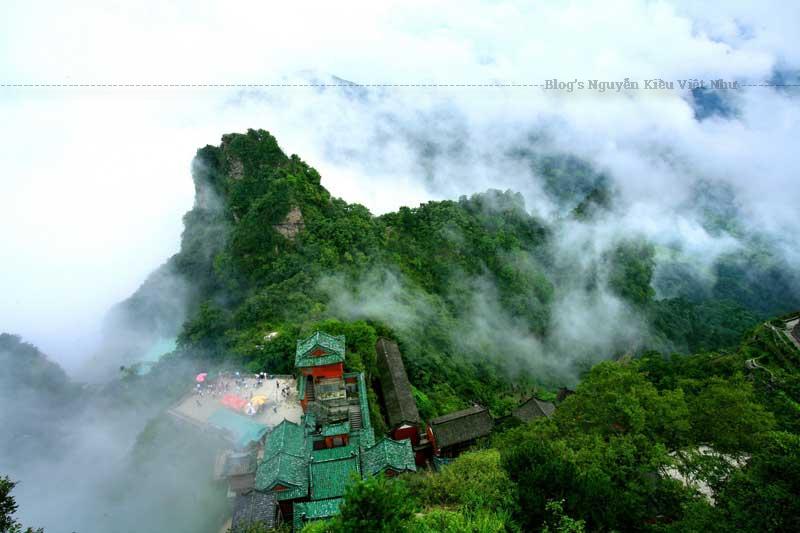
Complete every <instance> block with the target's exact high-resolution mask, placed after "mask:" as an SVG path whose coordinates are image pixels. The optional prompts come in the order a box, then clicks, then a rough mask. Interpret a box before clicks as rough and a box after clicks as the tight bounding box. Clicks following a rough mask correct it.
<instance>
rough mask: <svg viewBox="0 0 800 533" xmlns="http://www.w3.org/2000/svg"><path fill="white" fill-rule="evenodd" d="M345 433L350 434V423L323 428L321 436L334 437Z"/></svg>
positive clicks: (345, 422)
mask: <svg viewBox="0 0 800 533" xmlns="http://www.w3.org/2000/svg"><path fill="white" fill-rule="evenodd" d="M345 433H350V422H348V421H346V420H345V421H344V422H339V423H338V424H328V425H326V426H322V433H321V434H322V436H323V437H334V436H336V435H344V434H345Z"/></svg>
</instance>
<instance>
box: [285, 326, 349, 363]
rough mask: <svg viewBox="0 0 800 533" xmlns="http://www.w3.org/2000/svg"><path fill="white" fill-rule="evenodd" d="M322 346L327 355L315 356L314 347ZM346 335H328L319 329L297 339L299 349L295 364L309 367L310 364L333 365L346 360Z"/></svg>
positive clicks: (295, 356) (296, 353)
mask: <svg viewBox="0 0 800 533" xmlns="http://www.w3.org/2000/svg"><path fill="white" fill-rule="evenodd" d="M317 347H319V348H322V349H323V350H324V351H325V352H326V353H325V355H319V356H314V355H311V352H313V351H314V348H317ZM344 347H345V338H344V335H337V336H333V335H328V334H327V333H324V332H322V331H317V332H315V333H314V334H313V335H311V336H310V337H309V338H307V339H302V340H301V339H298V340H297V351H296V352H295V355H294V366H296V367H297V368H308V367H310V366H322V365H332V364H334V363H343V362H344Z"/></svg>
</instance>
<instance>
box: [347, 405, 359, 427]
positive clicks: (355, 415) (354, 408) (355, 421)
mask: <svg viewBox="0 0 800 533" xmlns="http://www.w3.org/2000/svg"><path fill="white" fill-rule="evenodd" d="M348 418H349V419H350V430H351V431H352V430H356V429H361V425H362V420H361V406H359V405H358V404H356V405H351V406H350V407H349V411H348Z"/></svg>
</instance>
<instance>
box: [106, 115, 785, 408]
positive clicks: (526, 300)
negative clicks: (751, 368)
mask: <svg viewBox="0 0 800 533" xmlns="http://www.w3.org/2000/svg"><path fill="white" fill-rule="evenodd" d="M520 157H529V158H530V160H531V161H532V162H531V165H532V166H534V167H535V168H536V169H537V170H538V171H539V172H540V173H542V175H543V176H544V179H545V181H546V186H545V191H547V194H550V195H551V196H552V198H554V199H555V200H556V201H558V202H561V203H560V204H559V205H563V206H564V215H563V217H562V218H560V219H557V220H553V221H549V222H548V221H545V220H544V219H541V218H539V217H537V216H535V215H533V214H531V213H529V212H528V211H527V210H526V207H525V202H524V200H523V198H522V196H521V195H519V194H517V193H514V192H511V191H505V192H502V191H488V192H486V193H482V194H476V195H473V196H472V197H462V198H460V199H459V200H448V201H436V202H428V203H425V204H422V205H420V206H418V207H415V208H408V207H403V208H400V209H399V210H398V211H397V212H394V213H387V214H385V215H381V216H373V215H372V214H371V213H370V212H369V211H368V210H367V209H366V208H365V207H363V206H361V205H357V204H348V203H347V202H346V201H344V200H341V199H338V198H334V197H332V196H331V195H330V194H329V193H328V191H327V190H325V188H324V187H322V185H321V183H320V179H321V178H320V175H319V174H318V173H317V172H316V170H314V169H313V168H312V167H310V166H309V165H308V164H306V163H305V162H303V161H302V160H301V159H300V158H299V157H297V156H294V155H293V156H291V157H290V156H287V155H285V154H284V153H283V151H282V150H281V149H280V147H279V145H278V143H277V140H276V139H275V138H274V137H273V136H271V135H270V134H269V133H267V132H265V131H263V130H250V131H248V132H247V133H246V134H229V135H225V136H224V137H223V142H222V143H221V145H220V146H206V147H205V148H203V149H201V150H199V151H198V153H197V157H196V159H195V163H194V167H193V177H194V181H195V189H196V201H195V206H194V208H193V209H192V210H191V211H189V212H188V213H187V214H186V216H185V217H184V223H185V230H184V233H183V237H182V244H181V251H180V252H179V253H178V254H177V255H175V256H174V257H172V258H171V259H170V261H169V262H168V263H167V264H166V265H165V266H164V267H162V268H161V269H160V271H159V275H155V276H153V277H152V279H151V280H148V283H146V284H145V286H143V288H142V289H141V290H140V291H138V292H137V294H135V295H134V297H133V298H132V299H131V300H129V301H127V302H126V303H125V304H123V305H122V306H121V307H122V309H123V311H124V312H125V313H126V314H128V315H131V316H133V317H134V318H135V320H140V318H139V317H140V316H144V317H145V318H144V319H143V320H144V321H145V323H146V324H148V327H151V326H152V324H154V323H161V322H160V320H158V317H159V312H160V309H163V308H166V309H167V311H166V312H164V313H163V314H164V316H165V321H166V322H170V327H172V328H173V329H177V326H176V325H175V318H174V317H176V316H182V314H181V313H176V312H175V311H174V307H175V304H174V301H176V300H177V301H181V302H188V304H187V305H186V307H185V308H186V310H187V313H188V318H189V320H188V321H187V322H186V323H185V324H184V325H183V326H182V333H181V335H180V340H181V345H182V346H183V348H184V349H191V350H192V351H193V353H202V354H203V355H204V356H206V357H211V358H213V359H215V360H217V361H220V360H221V359H228V360H231V359H232V361H233V362H236V363H237V364H245V365H250V366H251V367H252V368H253V369H260V368H269V369H271V370H273V371H275V372H279V371H287V370H288V369H289V368H290V361H289V360H288V359H287V356H286V353H288V351H287V350H286V346H283V345H282V342H283V341H276V342H272V343H265V342H264V335H265V334H266V333H267V332H270V331H281V332H284V333H285V335H282V336H281V337H282V338H284V339H291V338H294V337H296V336H297V335H298V334H300V333H301V332H305V331H308V330H309V329H310V328H311V327H312V325H314V324H315V323H317V322H319V321H323V320H329V319H336V320H340V321H345V322H347V323H350V325H349V326H347V327H348V328H350V329H352V328H353V327H356V326H354V325H353V324H354V323H353V321H354V320H355V321H359V322H358V324H359V327H360V328H362V329H363V332H362V334H363V335H367V336H368V337H371V336H374V335H375V334H376V333H389V334H392V335H393V336H395V337H397V338H398V339H399V340H400V342H401V344H402V346H403V349H404V354H405V355H406V357H407V360H408V361H407V365H408V367H409V373H410V375H411V381H412V383H413V384H414V385H415V386H416V387H418V388H419V389H420V392H421V393H424V394H433V396H434V398H435V401H432V402H431V404H432V405H436V406H444V407H443V409H444V408H449V407H451V406H453V405H461V404H464V403H465V402H470V401H478V402H481V403H484V404H486V405H490V406H492V408H493V410H494V411H495V412H497V413H501V412H504V411H505V410H506V409H507V408H508V406H509V405H511V402H512V400H513V399H514V398H516V394H515V393H513V389H516V388H518V387H522V388H530V387H531V386H533V385H534V384H539V385H549V386H554V385H559V384H563V383H568V382H574V380H575V377H576V376H577V375H578V373H579V372H580V371H581V370H585V369H587V368H588V367H589V366H591V364H592V363H593V362H595V361H598V360H601V359H603V358H608V357H613V356H617V355H621V354H623V353H641V352H643V351H645V350H646V349H648V348H650V349H658V350H660V351H663V352H667V353H668V352H671V351H681V352H684V353H686V352H692V351H697V350H708V349H717V348H722V347H732V346H735V345H736V344H737V343H738V342H739V340H740V338H741V336H742V335H743V334H744V332H745V331H747V330H748V329H750V328H752V327H753V326H755V325H756V324H757V323H758V322H759V321H760V320H763V319H764V318H767V317H768V316H769V315H768V314H767V315H765V310H764V309H763V308H759V306H762V307H763V304H764V302H763V301H761V300H759V301H758V303H759V306H757V305H755V304H753V302H752V301H750V299H749V298H748V297H746V296H743V295H742V291H740V290H739V289H737V287H740V286H742V281H741V280H740V279H737V278H735V277H733V278H727V277H725V276H718V278H717V281H716V283H715V284H712V285H708V286H707V287H705V288H704V290H705V292H701V291H698V290H687V289H686V288H685V287H686V283H687V282H689V281H691V279H692V277H691V274H693V272H694V271H692V270H691V269H690V267H688V266H687V265H685V264H684V265H681V263H680V262H679V261H668V262H666V263H664V264H662V265H657V263H656V257H657V255H658V254H659V253H660V252H659V251H658V250H657V249H656V247H655V246H654V245H653V244H651V243H650V242H648V241H647V240H646V239H644V238H642V237H640V236H636V235H630V236H620V237H618V238H616V240H614V241H613V242H611V243H610V244H609V245H608V246H607V248H606V249H604V250H601V251H599V252H596V253H591V251H590V250H587V251H586V253H584V252H583V251H581V250H569V251H568V253H565V252H564V250H563V243H561V242H559V239H560V238H561V237H560V236H562V235H564V234H566V233H567V232H568V231H571V228H572V227H573V226H576V225H578V226H581V225H582V226H581V227H591V225H592V223H593V220H595V219H598V218H602V217H606V216H614V209H616V208H617V207H616V206H615V203H616V202H615V200H614V197H615V196H614V195H615V193H614V190H613V186H612V185H611V183H610V181H609V180H608V179H607V178H606V177H604V176H602V175H598V174H597V173H595V172H593V171H592V169H591V167H590V166H588V165H587V164H585V163H581V162H580V161H577V160H575V159H574V158H563V157H562V158H559V157H539V156H536V157H535V156H533V155H530V154H525V153H521V154H520ZM567 175H568V176H569V179H567V178H565V176H567ZM698 196H700V195H698ZM708 205H712V206H715V208H716V209H717V210H718V211H719V210H721V209H723V208H722V207H719V206H718V205H717V204H716V203H714V202H713V201H711V200H709V201H707V202H706V203H705V204H704V207H705V210H706V211H709V210H710V208H709V207H708ZM709 220H711V222H709V223H712V222H713V217H712V218H711V219H709ZM748 253H753V252H748ZM770 254H771V252H769V250H768V251H767V252H766V253H764V252H763V251H762V252H761V253H760V256H759V262H760V264H761V265H762V266H761V267H760V268H756V267H753V268H751V269H749V270H748V274H747V277H748V279H749V280H753V279H756V278H758V277H759V276H761V277H763V278H766V280H772V281H775V280H778V281H780V280H781V279H782V278H781V276H783V277H785V276H786V275H785V274H783V271H784V270H785V269H784V267H783V265H782V264H780V262H779V261H778V260H777V259H776V258H775V257H777V256H775V254H771V255H770ZM742 264H745V265H746V264H747V263H746V259H743V254H734V255H733V256H731V257H726V258H723V259H722V260H721V261H720V262H719V263H718V265H717V267H715V268H717V270H718V271H720V272H723V273H724V271H726V269H727V270H731V271H733V269H734V267H733V266H731V265H739V266H740V267H741V265H742ZM681 268H682V269H683V270H680V269H681ZM676 269H678V270H676ZM687 269H688V270H687ZM762 272H763V273H762ZM770 272H771V274H770ZM161 274H165V275H161ZM656 274H658V276H657V277H656ZM735 274H736V275H738V274H739V273H738V271H737V272H735ZM175 279H178V280H180V282H175V281H174V280H175ZM165 280H166V281H165ZM695 282H696V283H699V281H696V280H695ZM657 283H658V284H660V287H661V288H660V290H661V291H662V292H667V293H672V294H675V295H677V296H676V297H673V298H657V297H656V292H655V290H654V285H656V284H657ZM678 283H682V284H683V286H682V287H683V288H681V287H680V286H678V285H676V284H678ZM756 283H757V284H758V281H756ZM760 283H761V284H762V285H766V286H768V285H769V283H767V281H762V282H760ZM148 284H150V285H151V286H152V287H151V288H152V289H155V290H148ZM167 284H169V285H170V286H172V287H174V286H180V288H181V292H180V297H179V298H178V297H176V298H174V299H173V300H166V299H165V297H164V294H173V293H174V292H175V291H164V290H162V289H163V287H164V285H167ZM665 286H668V289H664V287H665ZM726 287H727V288H726ZM747 289H748V290H752V287H750V286H747ZM619 302H621V304H620V303H619ZM582 304H583V305H582ZM606 305H609V306H616V307H615V308H616V309H617V312H618V313H619V314H618V315H617V316H622V317H627V318H628V319H629V322H630V324H625V323H624V322H625V321H620V323H619V324H610V325H609V324H606V325H603V324H602V321H599V322H598V320H595V319H594V318H593V317H592V316H586V313H584V311H586V312H588V311H587V310H591V311H592V312H594V311H597V310H600V311H602V310H603V309H604V306H606ZM620 305H622V307H621V308H620ZM590 306H594V307H590ZM795 307H800V298H799V297H798V295H797V291H796V289H794V288H793V290H784V291H783V292H782V299H781V300H780V301H777V302H772V303H771V304H770V305H769V309H767V310H766V311H768V312H769V313H771V314H778V313H782V312H786V311H789V310H791V309H793V308H795ZM620 309H622V310H620ZM573 314H575V317H574V318H573V316H572V315H573ZM154 317H155V318H156V319H155V320H154ZM573 320H574V324H571V323H570V321H573ZM584 320H591V323H583V322H581V321H584ZM360 321H366V322H360ZM598 325H601V326H604V327H603V328H600V329H598V328H597V326H598ZM328 327H331V324H328ZM340 327H345V325H341V326H340ZM581 329H585V330H586V331H587V334H586V335H583V334H581V333H580V331H579V330H581ZM590 331H591V333H588V332H590ZM349 333H350V335H349V337H350V338H354V339H355V338H358V337H359V335H357V334H355V332H354V331H350V332H349ZM565 333H566V334H565ZM287 342H288V341H287ZM368 344H369V343H368V342H366V341H365V342H364V343H363V347H364V350H367V352H369V350H368V349H367V348H366V347H367V346H368ZM351 348H354V347H351ZM358 352H359V351H358V350H354V353H358ZM363 357H364V361H363V364H366V365H368V364H369V361H370V358H371V356H370V354H369V353H364V354H363ZM357 360H358V359H354V361H357ZM354 364H356V365H357V364H358V363H354ZM510 375H513V376H514V383H511V381H510V380H509V379H508V377H509V376H510ZM436 412H440V411H439V409H437V408H435V407H434V408H433V411H432V413H436Z"/></svg>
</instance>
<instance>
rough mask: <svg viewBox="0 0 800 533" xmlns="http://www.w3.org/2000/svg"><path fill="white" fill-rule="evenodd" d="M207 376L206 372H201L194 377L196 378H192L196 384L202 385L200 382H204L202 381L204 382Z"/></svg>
mask: <svg viewBox="0 0 800 533" xmlns="http://www.w3.org/2000/svg"><path fill="white" fill-rule="evenodd" d="M207 375H208V372H202V373H200V374H197V377H196V378H194V379H195V380H196V381H197V382H198V383H202V382H204V381H205V380H206V376H207Z"/></svg>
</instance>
